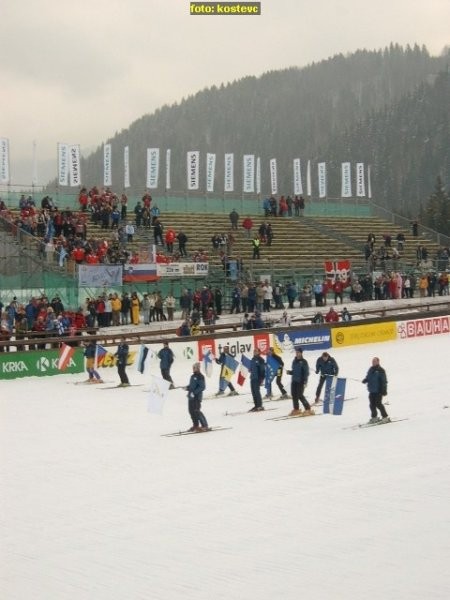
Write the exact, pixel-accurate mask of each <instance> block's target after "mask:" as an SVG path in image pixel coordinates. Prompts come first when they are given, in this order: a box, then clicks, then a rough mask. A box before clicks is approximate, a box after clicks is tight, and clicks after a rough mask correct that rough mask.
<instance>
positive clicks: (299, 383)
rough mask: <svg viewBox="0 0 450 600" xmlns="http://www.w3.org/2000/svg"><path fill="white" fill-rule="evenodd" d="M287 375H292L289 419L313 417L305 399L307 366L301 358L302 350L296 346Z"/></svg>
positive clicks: (307, 375)
mask: <svg viewBox="0 0 450 600" xmlns="http://www.w3.org/2000/svg"><path fill="white" fill-rule="evenodd" d="M286 373H287V374H288V375H292V379H291V396H292V403H293V405H294V408H293V409H292V411H291V412H290V413H289V416H290V417H296V416H300V415H302V416H305V417H306V416H309V415H313V414H314V411H312V410H311V406H310V404H309V402H308V400H307V399H306V398H305V395H304V390H305V386H306V384H307V383H308V377H309V365H308V361H307V360H306V359H305V358H303V348H300V347H299V346H297V348H296V349H295V358H294V360H293V361H292V367H291V370H290V371H286ZM300 402H301V403H302V405H303V408H304V409H305V410H304V411H303V412H302V411H301V410H300V404H299V403H300Z"/></svg>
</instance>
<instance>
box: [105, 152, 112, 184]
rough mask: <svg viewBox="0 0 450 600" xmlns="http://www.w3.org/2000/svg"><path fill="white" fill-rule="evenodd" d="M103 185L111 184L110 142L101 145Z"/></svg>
mask: <svg viewBox="0 0 450 600" xmlns="http://www.w3.org/2000/svg"><path fill="white" fill-rule="evenodd" d="M103 185H106V186H108V187H109V186H111V185H112V177H111V144H104V146H103Z"/></svg>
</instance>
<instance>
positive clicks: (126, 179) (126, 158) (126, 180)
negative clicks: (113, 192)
mask: <svg viewBox="0 0 450 600" xmlns="http://www.w3.org/2000/svg"><path fill="white" fill-rule="evenodd" d="M123 187H124V188H125V189H126V188H129V187H130V147H129V146H125V148H124V149H123Z"/></svg>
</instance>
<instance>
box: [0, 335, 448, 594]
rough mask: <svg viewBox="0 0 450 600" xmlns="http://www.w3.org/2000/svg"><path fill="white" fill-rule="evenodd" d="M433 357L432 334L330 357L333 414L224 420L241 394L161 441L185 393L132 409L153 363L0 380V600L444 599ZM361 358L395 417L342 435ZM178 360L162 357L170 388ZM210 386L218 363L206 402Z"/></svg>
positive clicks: (438, 383)
mask: <svg viewBox="0 0 450 600" xmlns="http://www.w3.org/2000/svg"><path fill="white" fill-rule="evenodd" d="M449 347H450V344H449V336H448V335H445V336H444V335H437V336H434V337H426V338H422V339H412V340H409V341H407V342H405V341H395V342H385V343H381V344H376V345H363V346H353V347H347V348H340V349H333V350H331V351H330V353H331V354H332V355H333V356H334V357H335V358H336V359H337V360H338V362H339V365H340V369H341V371H340V374H341V375H342V376H343V377H345V376H346V377H348V378H349V379H348V383H347V396H348V397H355V399H354V400H352V401H349V402H348V403H346V404H345V408H344V414H343V415H342V416H341V417H336V416H329V415H321V416H317V417H312V418H307V419H293V420H287V421H270V420H267V419H268V418H269V417H274V416H276V415H282V414H284V413H287V411H288V410H290V408H291V403H290V401H283V402H278V403H270V404H269V403H268V404H266V408H269V407H276V410H273V411H270V412H269V411H267V412H265V413H255V414H242V415H240V416H234V417H231V416H226V415H225V413H226V412H227V411H228V412H229V411H238V410H247V409H248V408H250V407H251V404H250V403H249V402H250V396H249V395H243V394H241V395H240V396H238V397H232V398H219V399H208V400H205V401H204V403H203V408H204V412H205V414H206V416H207V418H208V420H209V423H210V425H222V426H230V427H232V429H230V430H226V431H218V432H212V433H207V434H197V435H190V436H183V437H175V438H166V437H161V434H164V433H167V432H171V431H178V430H179V429H186V428H187V427H189V425H190V421H189V418H188V414H187V400H186V397H185V392H184V391H182V390H173V391H171V392H170V394H169V399H168V400H167V402H166V404H165V407H164V413H163V415H161V416H158V415H154V414H150V413H149V412H147V398H148V392H147V390H148V387H149V377H150V374H151V373H153V374H156V375H159V368H158V362H152V363H151V364H150V368H149V369H148V371H147V372H146V373H145V375H140V374H139V373H137V372H136V371H134V369H131V368H130V369H129V376H130V380H131V381H132V382H133V383H144V385H142V386H140V387H131V388H127V389H113V390H106V391H105V390H101V389H98V388H97V387H93V386H82V385H72V383H73V382H75V381H79V380H82V379H83V375H61V376H57V377H53V378H47V379H41V378H29V379H20V380H14V381H2V382H1V398H0V407H1V415H0V418H1V423H0V438H1V462H0V467H1V471H0V496H1V500H0V506H1V521H2V525H1V532H0V534H1V541H0V546H1V556H0V561H1V562H0V597H1V598H4V599H5V600H29V599H33V600H86V599H89V600H138V599H143V600H149V599H150V600H153V599H154V600H177V599H180V600H181V599H182V600H190V599H195V600H199V599H200V600H201V599H215V600H222V599H224V600H225V599H227V600H229V599H240V600H266V599H267V600H269V599H270V600H272V599H275V598H280V599H281V598H283V599H287V600H291V599H292V600H294V599H296V600H297V599H298V598H302V597H303V598H307V599H308V600H328V599H335V600H340V599H342V600H344V599H345V600H348V599H350V598H355V599H356V598H364V599H369V600H371V599H378V598H380V599H381V598H382V599H383V600H388V599H396V600H399V599H408V600H413V599H417V600H424V599H443V600H444V599H445V600H447V599H448V598H449V597H450V570H449V568H448V559H449V556H450V469H449V464H450V435H449V432H450V409H448V408H446V406H447V405H448V404H449V397H448V396H449V394H448V378H449V369H448V357H449ZM319 354H320V352H319V351H317V352H307V353H306V354H305V356H306V358H307V359H308V361H309V363H310V366H313V365H314V364H315V360H316V358H317V357H318V356H319ZM373 356H379V357H380V358H381V363H382V365H383V366H384V367H385V368H386V370H387V375H388V379H389V395H388V400H389V406H387V408H388V411H389V414H390V415H391V416H392V417H398V418H405V417H407V418H408V420H405V421H401V422H398V423H393V424H389V425H383V426H379V427H373V428H368V429H360V430H351V429H345V427H347V426H349V425H352V424H356V423H359V422H365V421H367V420H368V418H369V416H370V415H369V410H368V400H367V391H366V388H365V386H363V385H362V384H361V383H360V381H361V379H363V377H364V376H365V374H366V371H367V369H368V368H369V366H370V362H371V359H372V357H373ZM284 358H285V360H286V359H287V362H290V357H286V356H285V357H284ZM191 364H192V361H177V363H176V365H175V366H174V368H173V376H174V380H175V383H176V384H177V385H185V384H187V382H188V379H189V376H190V373H191ZM312 371H313V370H312ZM102 375H103V373H102ZM106 378H107V379H109V380H112V381H114V382H118V377H117V374H116V371H115V369H112V370H109V371H107V374H106ZM289 380H290V378H289V377H288V376H286V375H285V376H284V381H285V383H286V384H287V385H288V384H289ZM316 382H317V376H316V375H315V374H314V372H313V373H312V375H311V379H310V383H309V385H308V388H307V396H308V397H309V398H310V399H313V397H314V391H315V386H316ZM217 383H218V370H217V369H216V370H215V372H214V374H213V377H212V378H211V379H207V385H208V392H207V395H211V394H212V393H214V392H216V391H217ZM246 385H247V384H246ZM99 387H101V386H99ZM247 389H248V388H247V387H246V386H244V388H243V390H242V391H243V392H245V391H247Z"/></svg>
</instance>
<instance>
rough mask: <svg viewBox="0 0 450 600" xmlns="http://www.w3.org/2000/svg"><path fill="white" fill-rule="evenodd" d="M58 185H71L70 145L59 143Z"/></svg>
mask: <svg viewBox="0 0 450 600" xmlns="http://www.w3.org/2000/svg"><path fill="white" fill-rule="evenodd" d="M58 185H61V186H64V185H69V144H62V143H58Z"/></svg>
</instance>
